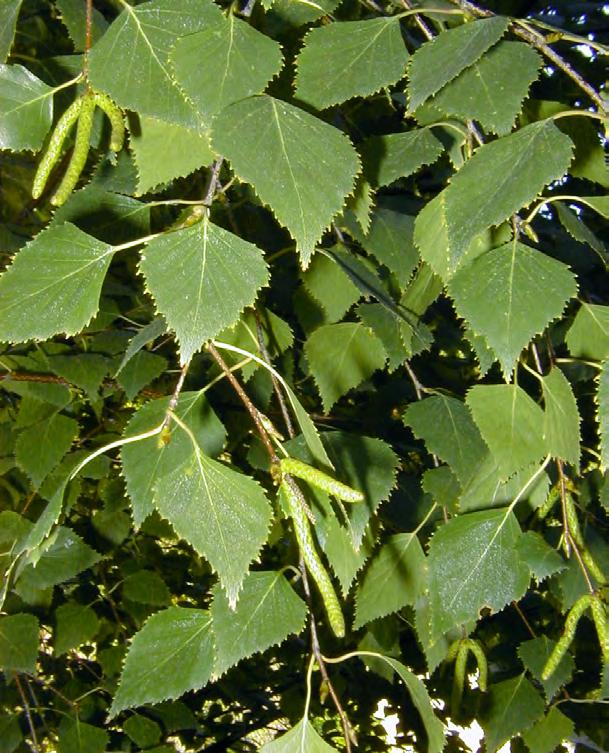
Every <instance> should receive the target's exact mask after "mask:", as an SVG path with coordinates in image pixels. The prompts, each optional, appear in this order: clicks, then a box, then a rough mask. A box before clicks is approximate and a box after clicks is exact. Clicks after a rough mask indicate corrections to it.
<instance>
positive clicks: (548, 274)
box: [448, 240, 577, 376]
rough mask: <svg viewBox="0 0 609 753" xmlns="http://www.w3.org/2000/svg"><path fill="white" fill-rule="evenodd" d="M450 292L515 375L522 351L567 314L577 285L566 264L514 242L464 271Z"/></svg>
mask: <svg viewBox="0 0 609 753" xmlns="http://www.w3.org/2000/svg"><path fill="white" fill-rule="evenodd" d="M448 289H449V292H450V294H451V296H452V297H453V299H454V301H455V305H456V308H457V313H458V314H459V316H462V317H463V318H464V319H465V320H466V321H467V322H468V323H469V324H470V325H471V327H472V329H473V331H474V332H475V333H476V334H477V335H482V336H483V337H484V339H485V340H486V342H487V343H488V344H489V345H490V347H491V348H492V349H493V350H494V351H495V353H496V354H497V357H498V359H499V362H500V363H501V366H502V368H503V371H504V373H505V374H506V376H509V375H510V374H511V373H512V370H513V369H514V365H515V363H516V361H517V359H518V356H519V355H520V352H521V351H522V349H523V348H524V347H525V346H526V345H527V344H528V343H529V342H530V340H531V339H532V338H533V337H534V335H537V334H540V333H541V332H542V331H543V330H544V329H545V328H546V326H547V325H548V324H549V323H550V322H551V321H552V320H553V319H555V318H556V317H558V316H560V315H561V313H562V311H563V309H564V307H565V304H566V302H567V301H568V300H569V299H570V298H572V297H573V296H574V295H575V294H576V292H577V283H576V281H575V277H574V276H573V274H572V273H571V272H570V271H569V268H568V267H567V266H566V265H565V264H563V263H562V262H559V261H556V260H555V259H551V258H550V257H549V256H546V255H545V254H542V253H541V252H540V251H536V250H534V249H532V248H530V247H529V246H525V245H524V244H523V243H519V242H518V241H516V240H513V241H512V242H510V243H506V244H505V245H504V246H501V247H499V248H494V249H492V250H491V251H488V252H487V253H484V254H482V255H480V256H478V257H477V258H476V259H474V261H473V262H471V263H470V264H467V265H465V266H463V267H461V269H460V270H459V272H458V273H457V274H456V275H455V277H453V279H452V280H451V281H450V283H449V286H448Z"/></svg>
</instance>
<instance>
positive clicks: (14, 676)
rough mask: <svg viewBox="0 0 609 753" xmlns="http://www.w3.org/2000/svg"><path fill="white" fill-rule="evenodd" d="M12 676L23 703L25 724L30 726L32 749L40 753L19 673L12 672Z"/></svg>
mask: <svg viewBox="0 0 609 753" xmlns="http://www.w3.org/2000/svg"><path fill="white" fill-rule="evenodd" d="M13 678H14V680H15V685H16V686H17V690H18V691H19V695H20V696H21V702H22V703H23V710H24V711H25V718H26V719H27V724H28V727H29V728H30V735H31V736H32V748H33V749H34V751H35V753H40V748H39V746H38V738H37V737H36V729H35V728H34V722H33V721H32V715H31V714H30V704H29V703H28V700H27V698H26V697H25V693H24V692H23V688H22V687H21V682H20V680H19V675H18V674H16V673H14V674H13Z"/></svg>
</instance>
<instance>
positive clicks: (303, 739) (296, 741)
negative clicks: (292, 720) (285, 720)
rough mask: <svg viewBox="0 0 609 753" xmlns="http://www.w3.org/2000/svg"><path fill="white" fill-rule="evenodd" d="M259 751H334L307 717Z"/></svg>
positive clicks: (284, 752)
mask: <svg viewBox="0 0 609 753" xmlns="http://www.w3.org/2000/svg"><path fill="white" fill-rule="evenodd" d="M260 753H336V748H332V747H331V746H330V745H328V744H327V743H326V742H324V741H323V739H322V738H321V737H320V736H319V735H318V734H317V732H316V731H315V728H314V727H313V725H312V724H311V722H309V721H308V720H307V719H301V720H300V721H299V722H298V724H297V725H296V726H295V727H293V728H292V729H291V730H290V731H289V732H286V733H285V734H284V735H281V736H280V737H278V738H276V739H275V740H273V741H272V742H270V743H267V744H266V745H264V746H263V747H262V748H261V749H260Z"/></svg>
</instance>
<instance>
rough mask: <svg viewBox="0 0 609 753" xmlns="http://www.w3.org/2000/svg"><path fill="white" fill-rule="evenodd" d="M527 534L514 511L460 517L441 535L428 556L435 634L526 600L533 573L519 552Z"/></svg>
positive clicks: (477, 513)
mask: <svg viewBox="0 0 609 753" xmlns="http://www.w3.org/2000/svg"><path fill="white" fill-rule="evenodd" d="M521 536H522V533H521V531H520V527H519V525H518V521H517V520H516V518H515V517H514V514H513V513H512V512H510V510H509V508H507V509H500V510H488V511H486V510H485V511H482V512H472V513H468V514H467V515H459V516H458V517H456V518H452V519H451V520H449V521H448V523H446V524H444V525H443V526H441V527H440V528H439V529H438V530H437V531H436V533H435V534H434V535H433V537H432V539H431V544H430V547H429V556H428V558H427V562H428V567H429V595H430V596H429V598H430V603H431V628H432V634H433V635H434V636H436V637H439V636H440V635H441V634H442V633H445V632H446V631H448V630H450V629H451V628H452V627H455V626H457V625H459V624H460V623H463V622H467V621H468V620H475V619H477V618H478V615H479V612H480V610H481V609H482V608H484V607H487V608H489V609H491V610H492V611H493V612H498V611H499V610H501V609H503V607H504V606H505V605H506V604H508V603H509V602H511V601H515V600H516V601H517V600H518V599H521V598H522V597H523V596H524V594H525V593H526V590H527V587H528V585H529V580H530V573H529V568H528V566H527V565H526V564H525V563H524V562H523V561H522V560H521V558H520V557H519V555H518V551H517V545H518V542H519V540H520V537H521Z"/></svg>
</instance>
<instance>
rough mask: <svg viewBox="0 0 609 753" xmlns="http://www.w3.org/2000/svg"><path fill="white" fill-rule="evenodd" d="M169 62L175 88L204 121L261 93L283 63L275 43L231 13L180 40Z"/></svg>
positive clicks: (278, 46)
mask: <svg viewBox="0 0 609 753" xmlns="http://www.w3.org/2000/svg"><path fill="white" fill-rule="evenodd" d="M170 59H171V63H172V66H173V70H174V71H175V77H176V80H177V82H178V84H179V85H180V86H181V88H182V89H183V90H184V92H185V94H186V95H187V96H188V98H189V99H190V100H191V102H192V103H193V104H194V105H195V107H196V108H197V110H198V111H199V112H200V113H201V115H202V116H203V117H204V118H205V120H206V122H208V121H209V119H210V118H211V117H212V116H213V115H215V114H216V113H217V112H219V111H220V110H221V109H222V108H223V107H226V106H227V105H230V104H231V103H232V102H236V101H237V100H238V99H243V98H244V97H249V96H251V95H252V94H259V93H260V92H262V91H263V90H264V88H265V87H266V85H267V84H268V82H269V81H270V80H271V79H272V78H273V77H274V76H276V75H277V73H278V72H279V71H280V69H281V66H282V64H283V57H282V54H281V47H280V45H279V43H278V42H275V41H274V40H273V39H269V37H267V36H265V35H264V34H261V33H260V32H259V31H257V30H256V29H254V28H253V27H252V26H250V25H249V24H247V23H245V21H242V20H241V19H239V18H237V17H236V16H234V15H232V14H230V15H229V16H228V17H227V18H225V19H222V20H218V21H217V22H216V23H214V24H213V25H212V26H210V27H208V28H207V29H205V30H203V31H199V32H197V33H196V34H189V35H188V36H186V37H182V38H181V39H179V40H178V41H177V42H176V44H175V46H174V48H173V50H172V52H171V55H170ZM201 71H205V75H204V76H201Z"/></svg>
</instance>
